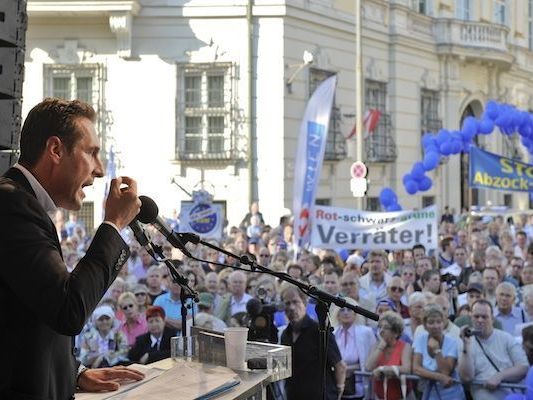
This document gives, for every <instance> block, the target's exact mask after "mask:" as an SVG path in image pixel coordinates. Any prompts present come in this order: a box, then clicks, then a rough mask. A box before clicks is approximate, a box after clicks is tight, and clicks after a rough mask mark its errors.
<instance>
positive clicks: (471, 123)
mask: <svg viewBox="0 0 533 400" xmlns="http://www.w3.org/2000/svg"><path fill="white" fill-rule="evenodd" d="M478 129H479V126H478V122H477V120H476V119H475V118H474V117H472V116H470V117H466V118H465V120H464V121H463V127H462V128H461V131H462V132H463V135H465V136H470V137H474V136H475V135H476V133H477V132H478Z"/></svg>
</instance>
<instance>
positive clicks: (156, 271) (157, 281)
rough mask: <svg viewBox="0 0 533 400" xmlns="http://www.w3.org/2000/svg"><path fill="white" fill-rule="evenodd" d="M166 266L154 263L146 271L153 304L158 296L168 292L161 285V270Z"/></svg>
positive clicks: (149, 293) (147, 285)
mask: <svg viewBox="0 0 533 400" xmlns="http://www.w3.org/2000/svg"><path fill="white" fill-rule="evenodd" d="M162 268H166V267H165V266H159V265H152V266H151V267H150V268H148V271H146V287H147V288H148V296H149V297H150V302H151V303H152V304H153V303H154V301H155V299H156V298H157V296H160V295H162V294H165V293H166V290H163V287H162V286H161V270H162Z"/></svg>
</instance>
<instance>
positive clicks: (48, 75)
mask: <svg viewBox="0 0 533 400" xmlns="http://www.w3.org/2000/svg"><path fill="white" fill-rule="evenodd" d="M43 72H44V79H43V80H44V90H43V92H44V97H59V98H62V99H65V100H73V99H79V100H82V101H85V102H87V103H89V104H90V105H92V106H93V108H94V110H95V111H96V115H97V120H96V131H97V133H98V134H99V137H100V146H101V148H102V150H101V154H100V156H101V157H102V160H104V161H105V160H106V157H107V154H106V142H107V140H108V136H109V132H108V129H109V128H110V126H111V124H112V117H111V113H110V112H109V111H108V110H106V107H105V96H104V81H105V79H104V76H105V69H104V67H103V66H102V65H101V64H68V65H67V64H45V65H44V70H43Z"/></svg>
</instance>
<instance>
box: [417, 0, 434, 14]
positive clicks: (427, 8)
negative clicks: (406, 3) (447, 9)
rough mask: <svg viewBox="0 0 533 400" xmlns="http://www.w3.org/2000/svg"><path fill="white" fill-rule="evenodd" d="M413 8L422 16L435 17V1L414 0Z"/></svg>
mask: <svg viewBox="0 0 533 400" xmlns="http://www.w3.org/2000/svg"><path fill="white" fill-rule="evenodd" d="M412 8H413V9H414V10H415V11H416V12H418V13H420V14H424V15H429V16H433V0H412Z"/></svg>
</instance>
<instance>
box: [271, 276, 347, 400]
mask: <svg viewBox="0 0 533 400" xmlns="http://www.w3.org/2000/svg"><path fill="white" fill-rule="evenodd" d="M281 299H282V301H283V303H284V304H285V312H286V314H287V319H288V320H289V324H288V325H287V328H285V330H284V331H283V333H282V335H281V344H283V345H286V346H290V347H291V349H292V376H291V377H290V378H288V379H287V380H286V381H285V392H286V394H287V400H301V399H306V400H337V399H338V398H339V396H340V395H342V392H343V391H344V385H345V380H346V364H345V363H344V362H343V361H342V357H341V354H340V352H339V348H338V346H337V342H336V341H335V337H334V336H333V334H332V333H329V334H328V336H329V337H328V343H329V345H328V348H327V355H326V368H327V370H326V374H325V375H326V382H325V385H324V386H325V394H323V393H322V392H321V385H320V383H321V382H322V376H323V371H322V370H321V369H320V366H319V361H318V360H319V358H318V357H319V348H318V345H319V330H318V324H317V323H316V322H315V321H313V320H312V319H311V318H309V317H308V316H307V315H306V313H305V310H306V296H305V295H304V294H303V293H302V292H301V291H300V290H298V289H297V288H296V287H293V286H286V287H285V288H284V289H282V292H281Z"/></svg>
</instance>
